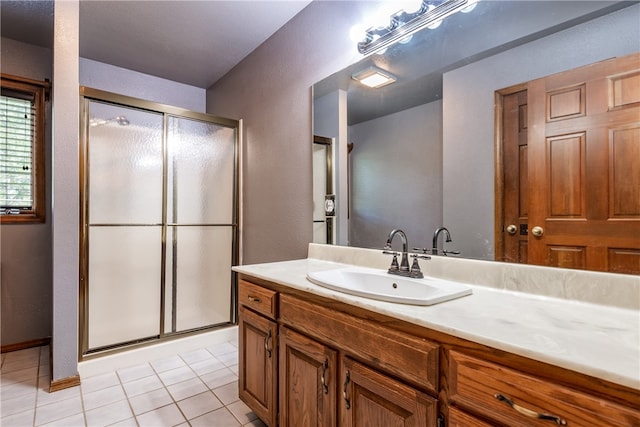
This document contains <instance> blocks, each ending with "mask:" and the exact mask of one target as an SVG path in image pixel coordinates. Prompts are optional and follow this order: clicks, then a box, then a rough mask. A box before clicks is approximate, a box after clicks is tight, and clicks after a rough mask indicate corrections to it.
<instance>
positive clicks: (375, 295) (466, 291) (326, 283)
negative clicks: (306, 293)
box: [307, 267, 471, 305]
mask: <svg viewBox="0 0 640 427" xmlns="http://www.w3.org/2000/svg"><path fill="white" fill-rule="evenodd" d="M307 279H308V280H309V281H310V282H313V283H315V284H316V285H319V286H322V287H325V288H329V289H333V290H335V291H339V292H345V293H347V294H351V295H357V296H361V297H366V298H372V299H376V300H380V301H388V302H397V303H402V304H412V305H432V304H437V303H439V302H444V301H449V300H451V299H454V298H460V297H463V296H465V295H470V294H471V288H470V287H469V286H467V285H464V284H462V283H457V282H450V281H447V280H441V279H434V278H431V277H425V278H424V279H412V278H409V277H402V276H396V275H393V274H389V273H387V272H386V271H382V270H374V269H371V268H364V267H347V268H339V269H335V270H326V271H317V272H313V273H308V274H307Z"/></svg>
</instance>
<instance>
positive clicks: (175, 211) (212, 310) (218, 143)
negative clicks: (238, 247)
mask: <svg viewBox="0 0 640 427" xmlns="http://www.w3.org/2000/svg"><path fill="white" fill-rule="evenodd" d="M167 129H168V138H167V152H168V174H167V182H168V184H167V203H168V206H169V208H168V210H167V265H166V270H165V271H166V275H167V280H166V285H165V290H164V291H165V300H166V301H167V303H166V304H165V314H164V316H165V322H164V332H165V333H170V332H180V331H185V330H190V329H196V328H202V327H206V326H209V325H215V324H220V323H224V322H229V320H230V319H231V317H232V306H231V301H232V295H231V292H232V287H231V286H230V285H229V284H230V283H231V274H232V272H231V266H232V263H233V261H234V259H233V258H234V257H233V254H234V252H235V244H234V242H235V239H234V233H235V226H236V224H234V218H235V205H236V203H235V202H236V200H235V188H236V186H235V163H236V162H235V157H236V156H235V141H236V130H235V129H234V128H229V127H224V126H220V125H217V124H215V123H210V122H204V121H199V120H194V119H189V118H184V117H174V116H169V118H168V126H167Z"/></svg>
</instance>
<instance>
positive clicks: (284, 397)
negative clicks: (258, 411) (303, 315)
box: [280, 327, 337, 427]
mask: <svg viewBox="0 0 640 427" xmlns="http://www.w3.org/2000/svg"><path fill="white" fill-rule="evenodd" d="M336 374H337V352H336V351H335V350H332V349H330V348H329V347H326V346H324V345H322V344H320V343H318V342H316V341H314V340H312V339H310V338H307V337H305V336H304V335H301V334H299V333H297V332H294V331H292V330H291V329H288V328H287V327H282V328H281V330H280V426H282V427H320V426H323V427H333V426H335V425H336V420H337V410H336V393H337V387H336Z"/></svg>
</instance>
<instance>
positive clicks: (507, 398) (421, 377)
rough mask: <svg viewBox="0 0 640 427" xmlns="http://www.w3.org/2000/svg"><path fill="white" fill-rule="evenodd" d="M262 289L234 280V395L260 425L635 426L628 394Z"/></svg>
mask: <svg viewBox="0 0 640 427" xmlns="http://www.w3.org/2000/svg"><path fill="white" fill-rule="evenodd" d="M261 283H263V284H264V286H258V285H256V284H254V283H251V282H249V281H246V280H241V281H240V286H239V301H240V309H239V310H240V311H239V313H240V321H239V325H240V328H239V341H240V342H239V349H240V360H239V363H240V372H239V389H240V390H239V393H240V398H241V399H242V400H243V401H244V402H245V403H247V405H249V407H250V408H251V409H252V410H253V411H254V412H255V413H256V414H257V415H258V416H259V417H260V418H261V419H262V420H263V421H264V422H265V423H266V424H267V425H268V426H271V427H276V426H277V425H278V423H279V425H280V426H283V427H307V426H309V427H311V426H314V427H315V426H331V427H333V426H345V427H355V426H374V427H375V426H380V427H387V426H402V427H408V426H420V427H425V426H428V427H435V426H438V427H445V426H449V427H488V426H501V427H519V426H523V427H524V426H550V425H568V426H572V427H575V426H590V427H592V426H612V427H615V426H618V427H621V426H625V427H630V426H634V427H638V426H640V410H639V409H638V403H639V402H640V392H638V390H635V389H629V388H626V387H623V386H619V385H616V384H612V383H608V382H606V381H603V380H598V379H595V378H592V377H588V376H586V375H582V374H578V373H576V372H572V371H569V370H566V369H562V368H559V367H554V366H551V365H547V364H543V363H540V362H536V361H534V360H531V359H527V358H524V357H521V356H516V355H512V354H509V353H506V352H504V351H500V350H497V349H493V348H490V347H486V346H483V345H480V344H476V343H473V342H470V341H467V340H463V339H460V338H456V337H452V336H450V335H447V334H445V333H441V332H437V331H432V330H430V329H428V328H423V327H419V326H416V325H413V324H407V323H404V322H402V321H399V320H397V319H394V318H391V317H388V316H383V315H379V314H376V313H372V312H369V311H368V310H364V309H359V308H356V307H353V306H350V305H348V304H344V303H339V302H336V301H333V300H326V299H323V298H320V297H317V296H313V295H309V294H306V293H304V292H302V291H295V290H292V289H290V288H288V287H286V286H281V285H277V284H272V283H270V282H264V281H261ZM278 387H279V388H278ZM278 413H279V415H278Z"/></svg>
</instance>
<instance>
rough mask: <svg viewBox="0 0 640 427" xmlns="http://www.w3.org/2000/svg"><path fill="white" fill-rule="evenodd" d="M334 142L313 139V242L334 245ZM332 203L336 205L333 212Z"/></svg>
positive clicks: (320, 137)
mask: <svg viewBox="0 0 640 427" xmlns="http://www.w3.org/2000/svg"><path fill="white" fill-rule="evenodd" d="M331 143H332V140H331V138H325V137H323V136H314V137H313V242H314V243H327V244H332V243H333V242H334V239H333V229H334V227H333V221H334V216H333V214H332V211H335V200H334V199H332V196H333V172H332V164H333V161H332V144H331ZM331 203H334V205H333V210H332V209H329V210H327V208H331V206H330V205H331Z"/></svg>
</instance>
